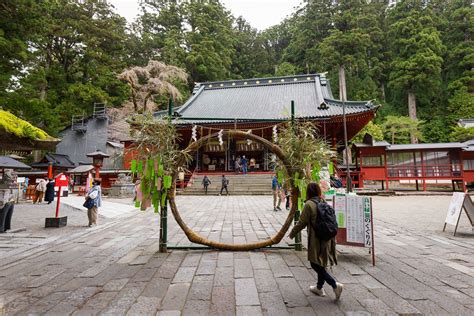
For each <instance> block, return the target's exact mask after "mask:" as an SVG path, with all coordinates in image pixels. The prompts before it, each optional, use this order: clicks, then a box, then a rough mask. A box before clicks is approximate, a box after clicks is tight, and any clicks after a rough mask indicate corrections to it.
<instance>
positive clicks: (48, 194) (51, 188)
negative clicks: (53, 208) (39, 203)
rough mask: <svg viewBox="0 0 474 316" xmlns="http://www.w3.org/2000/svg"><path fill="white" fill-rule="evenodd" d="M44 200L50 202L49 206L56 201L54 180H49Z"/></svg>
mask: <svg viewBox="0 0 474 316" xmlns="http://www.w3.org/2000/svg"><path fill="white" fill-rule="evenodd" d="M60 194H61V193H60ZM44 200H45V201H46V202H48V204H51V202H53V201H54V179H49V182H48V183H47V184H46V193H45V194H44Z"/></svg>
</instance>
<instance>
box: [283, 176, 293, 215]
mask: <svg viewBox="0 0 474 316" xmlns="http://www.w3.org/2000/svg"><path fill="white" fill-rule="evenodd" d="M282 187H283V193H284V194H285V201H286V202H285V207H286V210H287V211H288V210H290V197H291V189H290V185H289V180H285V181H284V182H283V185H282Z"/></svg>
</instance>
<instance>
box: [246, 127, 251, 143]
mask: <svg viewBox="0 0 474 316" xmlns="http://www.w3.org/2000/svg"><path fill="white" fill-rule="evenodd" d="M247 134H252V130H251V129H249V130H248V131H247ZM251 143H252V141H251V140H250V139H247V145H249V146H250V144H251Z"/></svg>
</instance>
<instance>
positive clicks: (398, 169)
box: [354, 141, 474, 191]
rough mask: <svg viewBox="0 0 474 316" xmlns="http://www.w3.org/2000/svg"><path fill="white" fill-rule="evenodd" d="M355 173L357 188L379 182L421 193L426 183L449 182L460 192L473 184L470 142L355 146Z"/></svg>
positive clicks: (473, 156) (473, 145)
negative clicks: (412, 187) (402, 184)
mask: <svg viewBox="0 0 474 316" xmlns="http://www.w3.org/2000/svg"><path fill="white" fill-rule="evenodd" d="M354 151H355V156H356V171H355V174H354V176H355V177H356V178H357V179H356V181H357V183H358V186H359V187H360V188H363V187H364V184H367V183H368V182H374V181H376V182H377V181H378V182H381V184H382V188H384V189H389V188H390V182H391V181H397V182H401V181H405V182H408V181H410V182H414V183H415V185H416V188H417V189H420V188H419V185H421V188H422V189H423V190H426V189H427V184H428V183H433V182H437V181H440V182H444V183H446V182H448V183H449V182H451V183H452V187H453V189H455V185H456V184H458V186H459V188H461V189H462V190H463V191H464V190H466V188H467V187H468V186H470V185H472V184H473V183H474V141H468V142H464V143H438V144H408V145H391V144H389V143H387V142H373V143H368V144H367V143H364V144H355V145H354Z"/></svg>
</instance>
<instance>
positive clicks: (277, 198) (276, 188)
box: [272, 175, 281, 212]
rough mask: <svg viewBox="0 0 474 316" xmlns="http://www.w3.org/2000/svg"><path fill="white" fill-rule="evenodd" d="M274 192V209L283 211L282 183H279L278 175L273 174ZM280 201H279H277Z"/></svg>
mask: <svg viewBox="0 0 474 316" xmlns="http://www.w3.org/2000/svg"><path fill="white" fill-rule="evenodd" d="M272 193H273V210H274V211H275V212H276V211H281V208H280V204H281V195H280V184H279V183H278V178H277V176H276V175H275V176H273V179H272ZM277 202H278V203H277Z"/></svg>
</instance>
